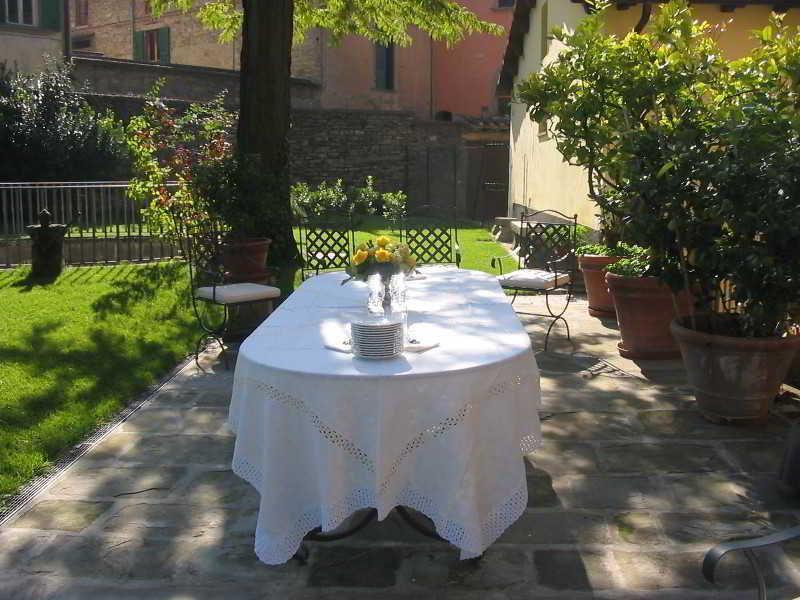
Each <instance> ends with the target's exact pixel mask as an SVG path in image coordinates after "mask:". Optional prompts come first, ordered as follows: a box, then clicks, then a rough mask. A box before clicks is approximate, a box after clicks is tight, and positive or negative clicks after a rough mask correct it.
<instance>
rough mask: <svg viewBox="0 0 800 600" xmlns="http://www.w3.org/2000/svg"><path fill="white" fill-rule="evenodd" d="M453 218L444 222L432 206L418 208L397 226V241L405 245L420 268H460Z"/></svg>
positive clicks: (456, 231)
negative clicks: (427, 266)
mask: <svg viewBox="0 0 800 600" xmlns="http://www.w3.org/2000/svg"><path fill="white" fill-rule="evenodd" d="M456 223H457V221H456V218H455V215H453V218H452V219H446V218H443V217H441V216H440V215H437V214H436V211H435V209H434V208H433V207H431V206H421V207H419V208H418V209H417V210H416V211H415V214H414V216H410V217H407V218H406V219H405V220H404V221H403V223H402V225H401V227H400V241H402V242H403V243H404V244H406V245H407V246H408V249H409V250H410V251H411V254H413V255H414V256H416V257H417V264H420V265H456V266H457V267H458V266H461V248H460V247H459V245H458V227H457V226H456Z"/></svg>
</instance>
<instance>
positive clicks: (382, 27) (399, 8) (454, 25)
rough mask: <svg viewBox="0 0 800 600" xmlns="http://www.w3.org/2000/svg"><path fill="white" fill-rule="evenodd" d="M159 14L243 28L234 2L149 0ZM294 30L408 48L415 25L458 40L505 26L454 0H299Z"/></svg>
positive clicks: (224, 36) (223, 28) (225, 30)
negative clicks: (175, 12)
mask: <svg viewBox="0 0 800 600" xmlns="http://www.w3.org/2000/svg"><path fill="white" fill-rule="evenodd" d="M149 2H150V6H151V7H152V8H153V11H154V12H155V13H156V14H158V13H160V12H162V11H164V10H167V9H170V8H177V9H180V10H183V11H186V12H188V11H192V10H195V11H196V13H197V18H198V19H199V20H200V22H201V23H203V25H205V26H206V27H208V28H209V29H214V30H217V31H219V32H220V39H221V41H230V40H231V39H233V38H234V37H235V36H236V34H237V33H239V31H241V28H242V13H241V11H240V9H238V8H237V5H236V2H235V0H210V1H209V2H206V3H202V4H201V3H199V2H198V0H149ZM294 14H295V19H294V34H295V40H296V41H298V42H299V41H302V39H303V37H304V36H305V34H306V32H308V31H309V30H310V29H313V28H315V27H321V28H323V29H326V30H328V31H329V32H330V33H331V36H332V38H333V39H334V40H339V39H341V38H342V37H344V36H346V35H350V34H353V35H360V36H364V37H367V38H369V39H371V40H374V41H376V42H381V43H390V42H391V43H394V44H397V45H400V46H406V45H408V44H410V43H411V36H410V35H409V33H408V28H409V27H411V26H416V27H419V28H420V29H422V30H423V31H425V32H427V33H428V34H429V35H430V36H431V37H433V39H435V40H439V41H443V42H446V43H448V44H454V43H456V42H458V41H459V40H461V39H463V38H464V37H465V36H467V35H470V34H472V33H491V34H500V33H502V31H503V28H502V27H500V26H499V25H496V24H494V23H487V22H485V21H481V20H480V19H479V18H478V17H477V16H475V14H474V13H472V12H471V11H469V10H468V9H467V8H465V7H464V6H462V5H460V4H459V3H458V2H455V1H454V0H392V1H391V2H387V1H386V0H295V2H294Z"/></svg>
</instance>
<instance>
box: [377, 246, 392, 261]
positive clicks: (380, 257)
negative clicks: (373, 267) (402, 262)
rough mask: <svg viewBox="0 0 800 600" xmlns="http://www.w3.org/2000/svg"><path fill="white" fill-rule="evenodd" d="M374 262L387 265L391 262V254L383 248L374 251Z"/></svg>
mask: <svg viewBox="0 0 800 600" xmlns="http://www.w3.org/2000/svg"><path fill="white" fill-rule="evenodd" d="M375 260H377V261H378V262H379V263H387V262H390V261H391V260H392V253H391V252H388V251H386V250H384V249H383V248H379V249H378V250H376V251H375Z"/></svg>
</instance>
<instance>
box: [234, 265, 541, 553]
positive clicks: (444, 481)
mask: <svg viewBox="0 0 800 600" xmlns="http://www.w3.org/2000/svg"><path fill="white" fill-rule="evenodd" d="M346 278H347V276H346V275H345V274H343V273H328V274H323V275H318V276H316V277H312V278H311V279H308V280H307V281H305V282H304V283H303V284H302V285H301V286H300V287H299V288H298V289H297V290H296V291H295V292H294V293H293V294H292V295H291V296H289V298H288V299H287V300H286V301H285V302H284V303H283V304H282V305H281V306H280V307H279V308H278V309H277V310H276V311H275V312H274V313H273V314H272V315H271V316H270V317H269V318H268V319H267V320H266V321H264V322H263V323H262V324H261V325H260V326H259V327H258V329H256V331H254V332H253V333H252V334H251V335H250V336H249V337H248V338H247V339H246V340H245V341H244V342H243V343H242V345H241V348H240V350H239V357H238V360H237V364H236V371H235V376H234V387H233V395H232V399H231V406H230V413H229V424H230V426H231V428H232V430H233V432H234V433H235V435H236V445H235V450H234V457H233V470H234V472H235V473H236V474H238V475H239V476H240V477H242V478H243V479H245V480H246V481H248V482H249V483H250V484H251V485H253V486H254V487H255V488H256V490H257V491H258V492H259V493H260V495H261V498H260V506H259V514H258V522H257V526H256V536H255V539H256V541H255V551H256V554H257V556H258V557H259V558H260V560H262V561H263V562H265V563H267V564H281V563H284V562H286V561H287V560H289V559H291V558H292V556H294V555H295V553H296V552H297V551H298V549H299V548H300V546H301V544H302V542H303V539H304V537H305V536H306V535H307V534H308V533H309V532H310V531H312V530H314V529H316V528H321V530H322V531H323V532H326V531H332V530H334V529H335V528H337V527H339V526H340V525H341V524H342V523H343V522H344V521H345V520H346V519H347V518H348V517H349V516H350V515H352V514H353V513H354V512H355V511H358V510H360V509H365V508H374V509H376V511H377V517H378V519H381V520H382V519H384V518H386V516H387V515H388V514H389V513H390V512H391V511H392V510H393V509H394V508H395V507H410V508H412V509H414V510H416V511H419V512H421V513H423V514H424V515H426V516H427V517H428V518H430V519H431V521H432V522H433V524H434V525H435V527H436V533H437V534H438V535H439V536H441V537H442V538H444V539H445V540H447V541H449V542H450V543H452V544H453V545H455V546H456V547H458V548H459V549H460V550H461V554H460V556H461V558H462V559H468V558H474V557H477V556H480V555H481V554H482V553H483V552H484V551H485V550H486V548H487V547H489V546H490V545H491V544H492V543H493V542H494V541H495V540H496V539H497V538H498V537H499V536H500V535H501V534H502V533H503V531H505V530H506V529H507V528H508V527H509V526H510V525H511V524H512V523H514V522H515V521H516V520H517V519H518V518H519V517H520V515H521V514H522V513H523V511H524V510H525V507H526V505H527V498H528V492H527V485H526V473H525V462H524V458H523V454H527V453H530V452H532V451H534V450H535V449H536V448H537V446H538V445H539V443H540V440H541V436H540V428H539V419H538V414H537V408H538V406H539V398H540V390H539V371H538V368H537V365H536V359H535V357H534V354H533V352H532V350H531V344H530V340H529V338H528V335H527V334H526V332H525V330H524V328H523V327H522V324H521V323H520V321H519V319H518V318H517V316H516V315H515V313H514V311H513V309H512V308H511V306H510V304H509V302H508V300H507V298H506V296H505V294H504V293H503V291H502V290H501V289H500V286H499V285H498V283H497V281H496V279H495V278H494V277H492V276H491V275H488V274H485V273H480V272H476V271H468V270H462V269H456V268H446V267H430V268H426V269H422V270H421V276H420V278H419V279H416V280H414V281H409V282H408V285H407V306H408V313H407V315H408V326H409V331H410V335H411V336H412V337H414V338H418V339H420V340H422V341H423V342H429V343H433V344H438V345H437V346H435V347H433V348H431V349H428V350H427V351H425V352H420V353H410V352H406V353H404V354H402V355H401V356H399V357H396V358H394V359H391V360H380V361H370V360H362V359H359V358H355V357H354V356H353V355H352V354H348V353H345V352H341V351H336V350H335V349H334V348H335V347H336V346H337V345H338V346H341V344H342V342H343V341H344V340H345V338H346V337H347V335H348V333H347V332H348V324H349V323H350V322H351V321H353V320H355V319H358V318H360V317H363V315H364V314H365V313H366V304H367V295H368V290H367V286H366V285H365V284H364V283H361V282H356V281H353V282H349V283H347V284H345V285H342V282H343V281H344V280H345V279H346Z"/></svg>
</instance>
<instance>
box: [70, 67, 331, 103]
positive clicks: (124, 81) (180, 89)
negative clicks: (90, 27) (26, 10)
mask: <svg viewBox="0 0 800 600" xmlns="http://www.w3.org/2000/svg"><path fill="white" fill-rule="evenodd" d="M73 63H74V65H75V70H74V76H75V79H76V81H77V82H78V83H79V84H81V85H84V84H85V85H86V86H87V88H88V91H89V93H90V94H92V95H100V96H105V97H110V96H118V97H121V98H132V99H133V102H132V104H133V105H135V104H136V101H137V100H138V102H139V103H141V97H142V96H144V95H145V94H146V93H147V91H148V90H149V89H150V88H151V87H152V86H153V84H154V83H155V82H156V81H158V80H159V79H164V87H163V88H162V89H161V93H162V95H163V96H164V97H165V98H171V99H175V100H185V101H187V102H203V101H206V100H211V99H212V98H214V97H215V96H216V95H217V94H219V93H220V91H222V90H227V91H228V105H229V106H230V107H231V108H236V107H237V106H238V101H239V72H238V71H231V70H230V69H214V68H210V67H194V66H187V65H155V64H148V63H140V62H134V61H130V60H122V59H109V58H98V57H89V56H75V57H74V59H73ZM319 104H320V101H319V86H318V85H317V84H315V83H313V82H311V81H308V80H304V79H297V78H295V79H293V80H292V105H293V106H295V107H297V108H315V107H317V106H319ZM130 114H131V113H130V112H124V113H120V116H122V117H123V118H126V117H127V116H129V115H130Z"/></svg>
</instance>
